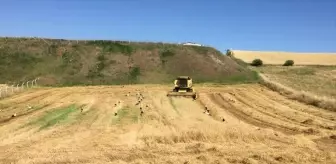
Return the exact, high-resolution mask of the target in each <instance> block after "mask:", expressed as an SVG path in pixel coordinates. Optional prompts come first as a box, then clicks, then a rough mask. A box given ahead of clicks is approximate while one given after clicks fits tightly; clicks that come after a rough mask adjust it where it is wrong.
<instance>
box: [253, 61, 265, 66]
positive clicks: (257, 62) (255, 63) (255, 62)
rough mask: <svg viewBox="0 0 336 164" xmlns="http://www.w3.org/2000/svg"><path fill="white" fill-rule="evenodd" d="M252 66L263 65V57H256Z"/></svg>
mask: <svg viewBox="0 0 336 164" xmlns="http://www.w3.org/2000/svg"><path fill="white" fill-rule="evenodd" d="M251 65H252V66H262V65H263V61H262V60H261V59H254V60H253V61H252V63H251Z"/></svg>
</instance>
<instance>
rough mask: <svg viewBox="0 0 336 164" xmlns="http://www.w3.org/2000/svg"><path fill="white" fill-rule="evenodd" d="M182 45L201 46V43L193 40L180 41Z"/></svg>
mask: <svg viewBox="0 0 336 164" xmlns="http://www.w3.org/2000/svg"><path fill="white" fill-rule="evenodd" d="M182 45H185V46H203V45H201V44H198V43H193V42H186V43H182Z"/></svg>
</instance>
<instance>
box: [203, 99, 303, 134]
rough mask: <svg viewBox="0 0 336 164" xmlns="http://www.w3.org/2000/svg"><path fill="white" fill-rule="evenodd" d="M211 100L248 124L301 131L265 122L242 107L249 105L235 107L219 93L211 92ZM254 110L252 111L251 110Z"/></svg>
mask: <svg viewBox="0 0 336 164" xmlns="http://www.w3.org/2000/svg"><path fill="white" fill-rule="evenodd" d="M209 96H210V97H211V100H212V101H214V102H215V103H216V104H218V105H219V106H221V107H223V108H224V109H225V110H227V111H228V112H229V113H231V114H232V115H234V116H235V117H236V118H238V119H239V120H242V121H244V122H246V123H248V124H251V125H254V126H258V127H261V128H273V129H275V130H277V131H281V132H283V133H286V134H298V133H300V132H298V131H297V129H291V128H288V127H283V126H279V125H276V124H272V123H268V122H265V121H264V120H262V119H260V118H256V117H253V116H251V114H247V113H246V112H244V111H242V110H241V108H248V107H247V106H241V107H235V106H234V105H232V104H231V103H230V102H229V101H227V100H225V99H224V98H223V97H222V96H221V95H220V94H219V93H218V94H211V95H209ZM251 112H252V111H251Z"/></svg>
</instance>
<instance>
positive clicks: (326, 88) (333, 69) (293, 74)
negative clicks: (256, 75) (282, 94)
mask: <svg viewBox="0 0 336 164" xmlns="http://www.w3.org/2000/svg"><path fill="white" fill-rule="evenodd" d="M255 70H257V71H260V72H261V73H263V74H265V75H267V76H268V78H269V79H270V80H272V81H277V82H279V83H281V84H283V85H285V86H288V87H291V88H293V89H295V90H298V91H308V92H310V93H314V94H315V95H319V96H327V97H331V98H333V99H336V66H294V67H283V66H263V67H258V68H255Z"/></svg>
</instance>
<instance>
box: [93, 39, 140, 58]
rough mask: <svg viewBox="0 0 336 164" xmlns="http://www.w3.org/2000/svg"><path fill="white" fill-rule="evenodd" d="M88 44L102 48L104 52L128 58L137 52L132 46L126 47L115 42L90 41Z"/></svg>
mask: <svg viewBox="0 0 336 164" xmlns="http://www.w3.org/2000/svg"><path fill="white" fill-rule="evenodd" d="M87 44H89V45H96V46H100V47H102V48H103V51H104V52H111V53H122V54H124V55H127V56H130V55H132V53H133V52H134V51H135V49H134V48H133V47H132V46H130V45H125V44H122V43H119V42H115V41H106V40H96V41H89V42H88V43H87Z"/></svg>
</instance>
